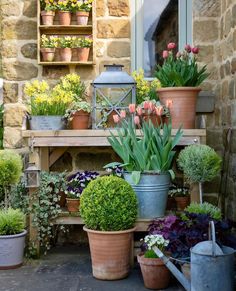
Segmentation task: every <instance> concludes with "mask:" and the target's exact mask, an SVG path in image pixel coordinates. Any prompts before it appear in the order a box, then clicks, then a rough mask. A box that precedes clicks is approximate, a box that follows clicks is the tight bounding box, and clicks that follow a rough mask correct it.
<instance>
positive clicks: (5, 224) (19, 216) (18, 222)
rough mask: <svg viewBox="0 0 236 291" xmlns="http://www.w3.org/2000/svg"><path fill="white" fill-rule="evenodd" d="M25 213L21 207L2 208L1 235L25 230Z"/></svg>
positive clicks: (0, 217) (0, 211)
mask: <svg viewBox="0 0 236 291" xmlns="http://www.w3.org/2000/svg"><path fill="white" fill-rule="evenodd" d="M25 226H26V224H25V215H24V213H23V212H22V211H20V210H19V209H12V208H8V209H1V210H0V235H13V234H18V233H21V232H23V231H24V228H25Z"/></svg>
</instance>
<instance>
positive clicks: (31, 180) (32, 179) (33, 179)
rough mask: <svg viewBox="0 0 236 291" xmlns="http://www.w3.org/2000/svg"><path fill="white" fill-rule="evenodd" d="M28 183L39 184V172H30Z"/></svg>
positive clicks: (27, 177) (31, 184)
mask: <svg viewBox="0 0 236 291" xmlns="http://www.w3.org/2000/svg"><path fill="white" fill-rule="evenodd" d="M26 185H27V186H28V187H33V186H38V173H37V172H36V173H34V172H28V173H27V174H26Z"/></svg>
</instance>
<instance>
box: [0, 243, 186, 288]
mask: <svg viewBox="0 0 236 291" xmlns="http://www.w3.org/2000/svg"><path fill="white" fill-rule="evenodd" d="M147 290H148V289H146V288H145V287H144V285H143V280H142V275H141V272H140V269H139V266H138V265H135V267H134V269H133V270H132V271H131V274H130V276H129V277H128V278H126V279H123V280H118V281H101V280H96V279H95V278H93V276H92V269H91V261H90V254H89V250H88V248H87V247H81V246H78V247H76V246H67V247H56V248H54V249H53V250H52V251H51V252H50V253H49V254H48V255H47V256H44V257H43V258H42V259H41V260H38V261H30V262H26V264H24V266H22V267H21V268H19V269H16V270H7V271H0V291H147ZM165 290H167V291H183V290H184V289H183V288H182V287H181V286H180V285H178V284H177V282H176V281H174V280H173V282H172V283H171V286H170V287H169V288H168V289H165Z"/></svg>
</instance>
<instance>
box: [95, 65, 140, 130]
mask: <svg viewBox="0 0 236 291" xmlns="http://www.w3.org/2000/svg"><path fill="white" fill-rule="evenodd" d="M104 67H105V68H106V71H104V72H102V73H101V74H100V75H99V76H98V77H97V78H96V79H95V80H94V81H93V83H92V86H93V88H94V90H93V100H92V103H93V112H92V118H93V121H92V127H93V129H98V128H103V127H104V124H105V123H106V121H107V118H108V117H109V116H110V117H112V116H113V115H114V114H118V115H119V112H120V110H121V109H127V108H128V105H129V104H130V103H136V82H135V80H134V79H133V78H132V77H131V76H130V75H128V74H127V73H126V72H124V71H122V68H123V67H124V66H123V65H115V64H113V65H105V66H104ZM108 127H109V126H108Z"/></svg>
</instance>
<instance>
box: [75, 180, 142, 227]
mask: <svg viewBox="0 0 236 291" xmlns="http://www.w3.org/2000/svg"><path fill="white" fill-rule="evenodd" d="M80 214H81V217H82V219H83V220H84V222H85V225H86V226H87V227H88V228H90V229H93V230H102V231H119V230H126V229H130V228H132V227H133V226H134V224H135V221H136V217H137V197H136V194H135V192H134V190H133V189H132V187H131V186H130V185H129V184H128V183H127V182H126V181H125V180H123V179H121V178H119V177H114V176H103V177H98V178H96V179H95V180H94V181H91V182H90V183H89V185H88V186H87V187H86V188H85V189H84V191H83V192H82V195H81V198H80Z"/></svg>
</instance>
